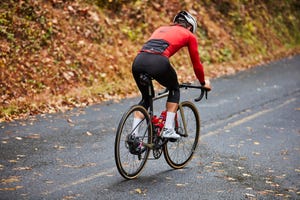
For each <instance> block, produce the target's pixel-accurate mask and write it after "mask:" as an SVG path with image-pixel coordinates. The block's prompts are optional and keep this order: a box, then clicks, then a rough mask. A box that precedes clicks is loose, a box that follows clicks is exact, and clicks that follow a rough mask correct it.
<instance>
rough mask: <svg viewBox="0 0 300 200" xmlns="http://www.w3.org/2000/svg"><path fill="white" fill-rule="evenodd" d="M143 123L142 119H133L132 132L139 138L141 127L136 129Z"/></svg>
mask: <svg viewBox="0 0 300 200" xmlns="http://www.w3.org/2000/svg"><path fill="white" fill-rule="evenodd" d="M141 121H142V119H140V118H133V123H132V130H133V133H134V134H135V135H136V136H138V135H139V126H138V127H136V126H137V125H138V124H139V123H140V122H141Z"/></svg>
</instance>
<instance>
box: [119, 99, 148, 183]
mask: <svg viewBox="0 0 300 200" xmlns="http://www.w3.org/2000/svg"><path fill="white" fill-rule="evenodd" d="M136 111H138V112H140V113H142V114H143V115H144V119H143V120H142V122H141V124H139V130H140V131H141V133H143V135H144V137H142V139H143V142H145V143H148V144H151V143H152V124H151V120H150V116H149V114H148V112H147V110H146V109H145V108H144V107H142V106H139V105H134V106H132V107H131V108H130V109H129V110H128V111H127V112H126V113H124V114H123V116H122V118H121V120H120V123H119V126H118V129H117V133H116V138H115V162H116V166H117V169H118V171H119V173H120V174H121V175H122V176H123V177H124V178H125V179H134V178H136V177H137V176H138V175H139V174H140V173H141V171H142V170H143V168H144V166H145V164H146V162H147V160H148V156H149V152H150V148H148V147H143V148H145V151H144V152H142V153H141V154H140V155H136V154H132V153H131V152H130V151H129V148H130V147H129V143H128V137H130V135H131V134H132V123H133V122H132V121H133V115H134V112H136Z"/></svg>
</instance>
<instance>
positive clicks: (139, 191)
mask: <svg viewBox="0 0 300 200" xmlns="http://www.w3.org/2000/svg"><path fill="white" fill-rule="evenodd" d="M134 191H135V192H136V193H138V194H142V190H141V189H140V188H136V189H135V190H134Z"/></svg>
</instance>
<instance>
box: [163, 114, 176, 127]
mask: <svg viewBox="0 0 300 200" xmlns="http://www.w3.org/2000/svg"><path fill="white" fill-rule="evenodd" d="M175 114H176V113H173V112H167V118H166V123H165V128H169V129H174V120H175Z"/></svg>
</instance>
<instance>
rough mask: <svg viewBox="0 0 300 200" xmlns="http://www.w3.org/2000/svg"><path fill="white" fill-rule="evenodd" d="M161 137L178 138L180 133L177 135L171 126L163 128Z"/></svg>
mask: <svg viewBox="0 0 300 200" xmlns="http://www.w3.org/2000/svg"><path fill="white" fill-rule="evenodd" d="M162 137H164V138H173V139H178V138H180V135H178V134H177V133H176V131H175V130H174V129H173V128H164V129H163V132H162Z"/></svg>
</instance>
